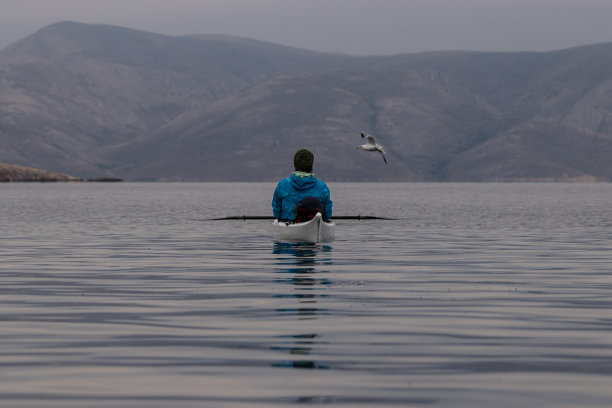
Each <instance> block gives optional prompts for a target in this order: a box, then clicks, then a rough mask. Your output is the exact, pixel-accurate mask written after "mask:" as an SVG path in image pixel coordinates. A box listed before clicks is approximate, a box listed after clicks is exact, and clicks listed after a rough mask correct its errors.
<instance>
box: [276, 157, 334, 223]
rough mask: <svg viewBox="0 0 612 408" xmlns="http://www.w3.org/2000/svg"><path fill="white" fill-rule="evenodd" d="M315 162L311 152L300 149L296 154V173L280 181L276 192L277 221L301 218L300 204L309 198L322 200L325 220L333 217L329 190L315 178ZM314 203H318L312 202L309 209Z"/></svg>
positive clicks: (294, 159) (294, 161)
mask: <svg viewBox="0 0 612 408" xmlns="http://www.w3.org/2000/svg"><path fill="white" fill-rule="evenodd" d="M313 162H314V155H313V154H312V153H311V152H310V151H308V150H306V149H300V150H298V151H297V152H296V154H295V156H294V158H293V164H294V167H295V170H296V171H295V173H293V174H292V175H291V176H290V177H287V178H285V179H282V180H281V181H279V183H278V185H277V186H276V190H275V191H274V198H273V200H272V210H273V213H274V217H275V218H276V219H278V220H283V221H295V220H296V217H297V218H300V217H298V215H299V214H298V213H299V212H300V211H299V209H298V208H297V206H298V203H300V202H301V201H302V200H303V199H305V198H308V197H312V198H314V199H316V200H320V202H321V206H322V207H323V208H321V210H322V215H323V217H324V219H330V218H331V217H332V201H331V199H330V193H329V188H328V187H327V185H326V184H325V183H324V182H323V181H321V180H317V179H316V178H315V176H314V174H313V173H312V164H313ZM313 203H316V201H314V200H310V203H309V207H310V206H311V205H312V204H313ZM314 208H316V205H315V207H314ZM298 221H300V220H298Z"/></svg>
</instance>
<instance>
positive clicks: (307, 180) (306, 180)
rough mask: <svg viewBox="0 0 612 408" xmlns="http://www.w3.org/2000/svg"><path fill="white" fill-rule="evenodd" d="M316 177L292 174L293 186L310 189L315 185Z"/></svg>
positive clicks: (297, 188)
mask: <svg viewBox="0 0 612 408" xmlns="http://www.w3.org/2000/svg"><path fill="white" fill-rule="evenodd" d="M315 180H316V179H315V178H314V177H299V176H297V175H295V174H292V175H291V186H292V187H293V188H295V189H296V190H308V189H309V188H312V187H313V186H314V185H315Z"/></svg>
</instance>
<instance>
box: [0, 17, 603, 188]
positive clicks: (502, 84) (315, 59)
mask: <svg viewBox="0 0 612 408" xmlns="http://www.w3.org/2000/svg"><path fill="white" fill-rule="evenodd" d="M362 131H365V132H366V133H369V134H371V135H373V136H374V137H375V138H376V139H377V141H378V142H379V143H380V144H382V145H383V146H384V147H385V149H386V156H387V159H388V162H389V163H388V165H385V163H384V162H383V160H382V158H381V157H380V155H379V154H377V153H369V152H364V151H362V150H358V149H356V148H355V147H356V146H357V145H359V144H361V143H362V140H361V137H360V132H362ZM303 147H305V148H308V149H310V150H312V151H313V153H315V157H316V159H315V172H316V174H317V175H318V176H319V177H320V178H322V179H325V180H329V181H379V180H380V181H542V180H546V181H609V180H611V179H612V160H611V158H612V43H609V44H596V45H588V46H582V47H577V48H571V49H565V50H558V51H551V52H516V53H496V52H469V51H466V52H457V51H454V52H432V53H418V54H402V55H393V56H384V57H380V56H371V57H358V56H350V55H343V54H329V53H320V52H314V51H309V50H303V49H297V48H291V47H287V46H282V45H278V44H271V43H266V42H261V41H256V40H251V39H245V38H238V37H230V36H217V35H199V36H181V37H173V36H165V35H160V34H155V33H149V32H142V31H136V30H131V29H127V28H122V27H116V26H108V25H89V24H81V23H74V22H62V23H57V24H53V25H51V26H48V27H45V28H43V29H41V30H39V31H38V32H36V33H34V34H32V35H31V36H29V37H27V38H24V39H23V40H21V41H19V42H16V43H14V44H12V45H11V46H9V47H7V48H5V49H4V50H2V51H1V52H0V162H4V163H12V164H17V165H23V166H32V167H37V168H45V169H48V170H52V171H54V172H60V173H67V174H71V175H74V176H78V177H81V178H91V177H120V178H122V179H125V180H167V181H272V180H277V179H279V178H281V177H284V176H286V175H287V174H288V173H289V172H291V171H292V170H293V168H292V166H293V161H292V160H293V153H294V152H295V151H296V150H297V149H299V148H303Z"/></svg>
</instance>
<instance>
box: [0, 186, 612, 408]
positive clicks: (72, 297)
mask: <svg viewBox="0 0 612 408" xmlns="http://www.w3.org/2000/svg"><path fill="white" fill-rule="evenodd" d="M331 187H332V198H333V200H334V203H335V205H334V213H335V214H336V215H357V214H360V215H377V216H387V217H395V218H399V219H398V220H389V221H380V220H372V221H351V220H341V221H338V222H337V224H338V228H337V232H336V235H337V240H336V241H335V242H333V243H331V244H326V245H295V244H294V245H290V244H275V243H274V242H273V241H272V230H271V221H265V220H264V221H206V219H208V218H213V217H221V216H229V215H243V214H246V215H267V214H269V213H270V204H269V202H270V199H271V195H272V191H273V189H274V184H272V183H261V184H257V183H254V184H229V185H225V184H214V183H211V184H206V183H186V184H161V183H159V184H158V183H151V184H146V183H143V184H131V183H125V184H123V183H121V184H111V185H107V184H96V183H81V184H4V185H1V186H0V210H1V213H0V228H1V234H0V327H1V330H0V406H2V407H242V406H253V407H271V406H272V407H273V406H292V405H297V404H305V405H310V406H327V405H334V406H345V407H354V406H372V407H378V406H402V407H412V406H414V407H527V406H529V407H610V406H612V205H611V204H612V184H344V183H343V184H335V185H334V184H331Z"/></svg>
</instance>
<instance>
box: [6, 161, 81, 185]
mask: <svg viewBox="0 0 612 408" xmlns="http://www.w3.org/2000/svg"><path fill="white" fill-rule="evenodd" d="M25 181H38V182H57V181H59V182H78V181H83V180H82V179H80V178H78V177H73V176H69V175H67V174H61V173H54V172H51V171H47V170H41V169H35V168H33V167H26V166H18V165H14V164H4V163H0V182H25Z"/></svg>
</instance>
